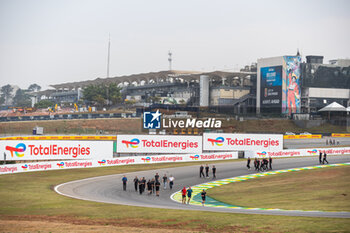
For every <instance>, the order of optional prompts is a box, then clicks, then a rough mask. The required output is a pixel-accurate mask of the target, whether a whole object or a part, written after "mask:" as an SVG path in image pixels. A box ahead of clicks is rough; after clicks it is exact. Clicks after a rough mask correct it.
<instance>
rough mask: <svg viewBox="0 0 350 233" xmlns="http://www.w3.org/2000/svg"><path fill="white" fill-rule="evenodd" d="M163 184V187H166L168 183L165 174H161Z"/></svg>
mask: <svg viewBox="0 0 350 233" xmlns="http://www.w3.org/2000/svg"><path fill="white" fill-rule="evenodd" d="M163 184H164V189H166V186H167V184H168V177H167V176H166V174H164V176H163Z"/></svg>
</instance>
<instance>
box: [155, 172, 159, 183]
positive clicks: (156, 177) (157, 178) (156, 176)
mask: <svg viewBox="0 0 350 233" xmlns="http://www.w3.org/2000/svg"><path fill="white" fill-rule="evenodd" d="M154 179H156V181H159V175H158V173H156V175H155V176H154Z"/></svg>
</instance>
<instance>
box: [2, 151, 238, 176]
mask: <svg viewBox="0 0 350 233" xmlns="http://www.w3.org/2000/svg"><path fill="white" fill-rule="evenodd" d="M237 158H238V153H237V152H227V153H206V154H186V155H160V156H134V157H119V158H114V159H101V160H76V161H56V162H37V163H22V164H9V165H1V166H0V175H3V174H11V173H19V172H31V171H47V170H61V169H71V168H88V167H103V166H119V165H130V164H151V163H167V162H190V161H211V160H212V161H214V160H224V159H237Z"/></svg>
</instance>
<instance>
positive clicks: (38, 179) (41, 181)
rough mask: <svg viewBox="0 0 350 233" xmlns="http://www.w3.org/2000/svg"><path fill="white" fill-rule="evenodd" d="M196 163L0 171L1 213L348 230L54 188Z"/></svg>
mask: <svg viewBox="0 0 350 233" xmlns="http://www.w3.org/2000/svg"><path fill="white" fill-rule="evenodd" d="M215 163H219V162H217V161H216V162H215ZM199 164H201V162H191V163H186V164H184V163H168V164H149V165H147V166H145V165H130V166H118V167H105V168H91V169H72V170H57V171H47V172H29V173H20V174H10V175H2V176H0V200H1V205H0V218H1V219H11V217H12V216H15V217H16V218H17V219H18V218H20V219H23V220H26V219H28V218H29V219H30V216H33V215H38V216H60V217H68V218H71V219H73V220H74V219H86V222H87V224H88V222H89V220H91V221H103V219H108V220H111V221H113V222H116V223H120V224H123V223H124V222H130V221H136V222H137V223H138V224H141V226H143V227H157V228H166V229H169V228H170V229H171V228H172V229H185V230H200V231H213V232H219V231H224V232H241V231H244V232H247V231H254V232H334V231H336V232H346V231H348V230H349V229H350V221H349V220H348V219H325V218H305V217H285V216H267V215H266V216H264V215H245V214H230V213H213V212H203V211H185V210H167V209H155V208H144V207H131V206H124V205H111V204H104V203H96V202H90V201H81V200H76V199H72V198H68V197H64V196H61V195H58V194H56V193H55V192H54V191H53V190H52V188H53V186H54V185H57V184H60V183H64V182H67V181H71V180H77V179H82V178H87V177H94V176H101V175H109V174H117V173H126V172H133V171H139V170H148V169H162V168H168V167H177V166H186V165H199ZM293 174H295V173H293ZM116 182H119V181H116ZM28 216H29V217H28ZM0 230H1V226H0Z"/></svg>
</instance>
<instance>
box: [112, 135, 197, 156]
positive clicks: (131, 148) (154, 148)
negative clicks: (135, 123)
mask: <svg viewBox="0 0 350 233" xmlns="http://www.w3.org/2000/svg"><path fill="white" fill-rule="evenodd" d="M117 152H118V153H182V154H189V153H202V137H201V136H169V135H118V136H117Z"/></svg>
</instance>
